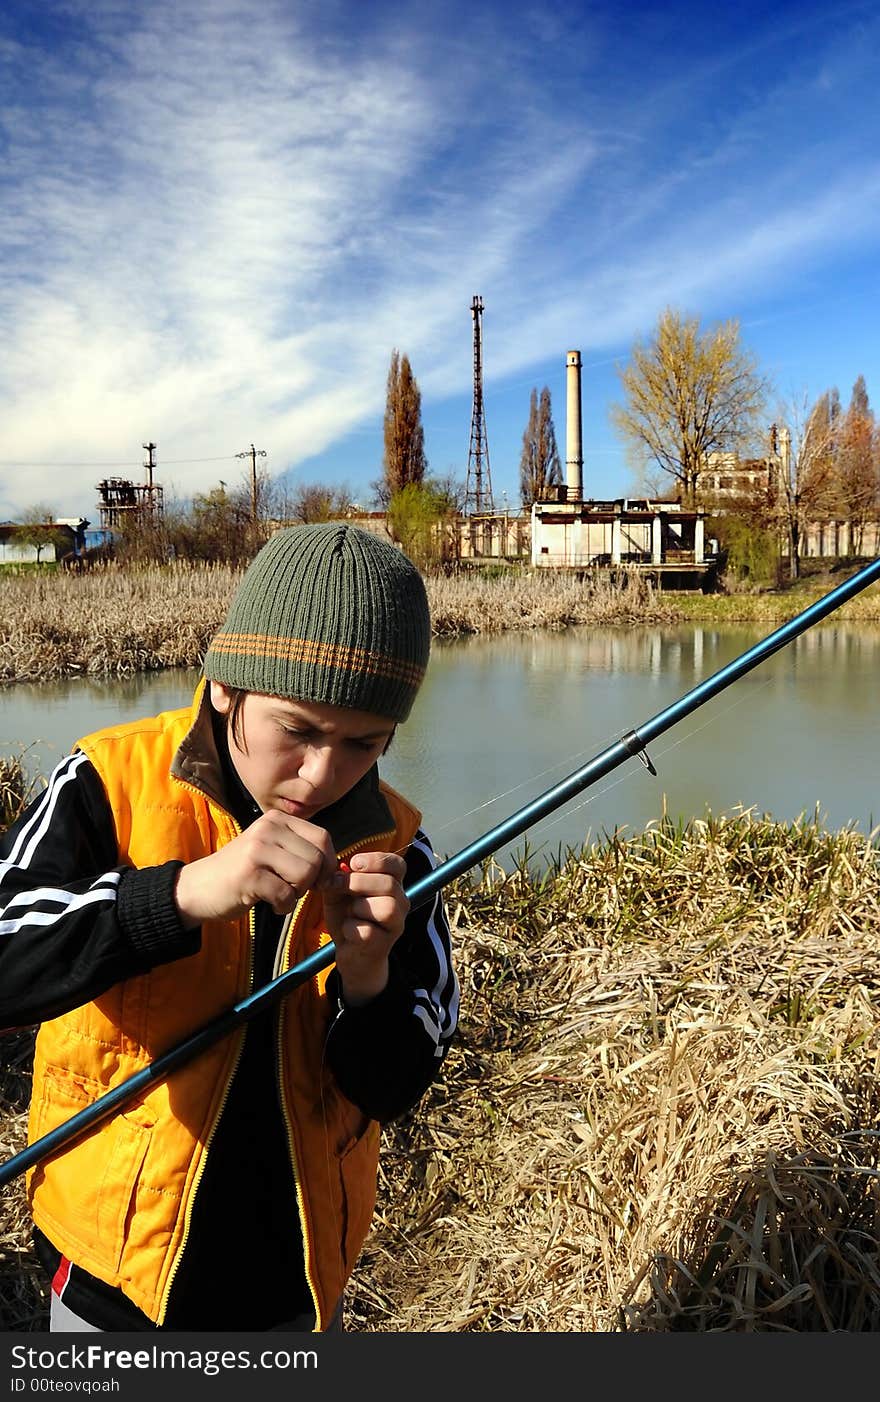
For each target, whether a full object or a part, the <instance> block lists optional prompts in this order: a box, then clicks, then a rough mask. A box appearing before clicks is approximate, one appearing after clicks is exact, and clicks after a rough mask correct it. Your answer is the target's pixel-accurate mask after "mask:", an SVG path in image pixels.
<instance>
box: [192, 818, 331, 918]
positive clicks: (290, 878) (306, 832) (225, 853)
mask: <svg viewBox="0 0 880 1402" xmlns="http://www.w3.org/2000/svg"><path fill="white" fill-rule="evenodd" d="M336 870H337V866H336V854H335V852H334V851H333V844H332V842H331V841H330V836H329V834H328V833H326V832H325V831H324V829H323V828H319V827H316V826H315V824H314V823H309V822H306V820H305V819H304V818H292V817H289V816H288V815H287V814H286V813H280V812H277V811H276V810H275V809H271V810H269V811H268V812H266V813H263V814H261V815H260V817H259V818H257V820H256V822H254V823H251V825H250V827H248V828H245V830H244V832H243V833H240V834H239V836H238V837H235V838H233V840H232V841H231V842H229V843H227V844H226V846H225V847H221V848H220V850H219V851H217V852H212V853H211V855H210V856H209V857H201V858H199V860H198V861H195V862H190V863H189V864H188V865H187V866H184V867H182V868H181V870H180V874H179V875H178V878H177V885H176V887H175V899H176V901H177V908H178V910H179V912H180V918H181V920H182V921H183V923H184V925H186V926H187V927H188V928H189V929H193V928H194V927H195V926H196V925H201V924H202V922H203V921H204V920H232V919H234V918H235V917H236V916H238V915H242V914H244V912H245V911H247V910H250V908H251V906H253V905H256V903H257V901H266V903H267V904H268V905H270V906H271V907H272V909H273V910H274V911H275V913H276V914H277V915H286V914H287V912H288V911H290V910H293V908H294V906H295V905H296V903H297V901H298V900H299V899H300V897H301V896H302V895H303V894H304V893H305V892H306V891H308V890H309V889H310V888H311V887H313V886H323V885H325V884H326V882H327V881H329V880H330V879H331V878H332V877H333V876H334V874H335V872H336Z"/></svg>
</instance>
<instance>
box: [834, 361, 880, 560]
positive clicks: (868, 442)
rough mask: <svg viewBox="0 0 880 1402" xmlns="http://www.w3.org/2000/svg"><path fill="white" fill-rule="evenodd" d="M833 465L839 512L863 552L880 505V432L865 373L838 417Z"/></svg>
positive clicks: (856, 551) (856, 550)
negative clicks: (866, 528) (867, 528)
mask: <svg viewBox="0 0 880 1402" xmlns="http://www.w3.org/2000/svg"><path fill="white" fill-rule="evenodd" d="M834 465H835V470H836V478H837V497H838V507H839V511H840V513H841V515H842V516H843V517H844V519H845V520H847V521H848V522H849V524H850V530H851V533H852V534H851V549H852V553H853V554H854V555H861V553H862V545H863V541H864V535H865V526H866V525H867V523H868V521H869V520H870V519H871V517H872V516H873V514H874V513H875V511H876V510H877V507H878V505H880V431H878V427H877V424H876V422H875V419H874V412H873V410H872V409H871V406H870V404H869V402H868V390H867V387H866V385H865V377H864V375H859V377H858V379H857V380H856V382H855V384H854V385H853V388H852V396H851V398H850V402H849V408H848V409H847V411H846V413H845V414H842V415H839V417H838V420H837V424H836V452H835V456H834Z"/></svg>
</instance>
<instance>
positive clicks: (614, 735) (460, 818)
mask: <svg viewBox="0 0 880 1402" xmlns="http://www.w3.org/2000/svg"><path fill="white" fill-rule="evenodd" d="M770 655H771V656H775V653H771V654H770ZM773 680H774V679H773V677H772V676H771V677H765V678H763V679H761V680H760V681H759V682H758V684H757V685H758V689H760V690H762V691H763V690H764V689H765V688H766V687H768V686H769V685H770V683H771V682H772V681H773ZM752 700H754V693H752V694H751V695H750V696H746V695H745V694H744V695H742V696H741V697H738V698H734V699H733V700H731V701H730V702H729V704H728V705H727V706H725V707H724V708H723V709H722V710H719V711H717V712H716V714H715V715H711V716H709V718H708V719H707V720H705V721H704V722H703V724H702V725H694V726H692V728H691V729H690V730H688V731H687V733H686V734H684V735H682V737H681V738H680V739H679V740H675V741H673V742H672V743H671V744H670V745H667V746H666V748H665V749H663V750H660V751H659V752H658V753H659V756H660V758H661V759H662V758H663V756H664V755H667V754H671V753H672V751H673V750H676V749H678V748H679V746H681V745H684V744H686V743H687V741H688V740H690V739H691V738H692V737H693V736H694V735H698V734H699V733H700V731H701V730H706V729H708V728H709V727H710V726H713V725H717V723H718V722H719V721H720V720H722V719H723V717H724V716H726V715H727V714H728V713H729V712H731V711H734V710H738V709H739V707H740V706H743V705H745V704H746V702H747V701H752ZM619 735H620V732H619V731H608V732H606V734H605V736H604V740H605V742H606V743H611V742H612V741H614V740H617V739H618V738H619ZM589 753H591V751H590V750H589V749H588V748H584V749H583V750H578V751H577V753H576V754H574V755H572V756H569V757H568V758H566V759H561V760H559V761H558V762H557V763H556V764H552V765H550V766H549V767H548V768H547V769H542V770H540V771H539V772H538V773H536V774H533V775H531V776H530V777H529V778H526V779H524V780H523V781H522V783H520V784H514V786H513V788H510V789H507V790H505V792H504V793H500V794H497V795H496V796H495V797H494V798H490V799H488V800H487V802H486V803H481V804H480V805H479V807H477V808H471V809H469V811H468V812H467V813H460V814H457V815H456V817H454V818H450V819H449V820H448V821H447V822H445V823H442V824H441V825H440V826H439V827H433V826H432V827H431V836H432V840H433V835H434V834H435V833H441V832H445V831H446V829H447V828H450V827H452V825H453V824H454V823H459V822H464V820H465V819H466V818H471V817H473V816H474V814H475V813H482V812H483V811H484V810H485V809H487V808H491V807H492V805H493V803H497V802H500V800H501V799H502V798H509V797H510V795H511V794H515V793H517V792H518V791H519V790H520V789H524V788H526V787H527V785H530V784H533V783H534V782H535V780H537V779H543V778H544V777H545V776H546V775H548V774H553V773H555V771H556V770H559V769H562V768H565V767H567V766H568V763H569V760H570V759H580V758H581V756H582V755H585V754H589ZM642 767H643V766H642ZM637 773H639V769H637V768H636V767H635V766H631V767H627V768H624V769H623V770H622V772H621V775H620V778H619V779H614V780H612V782H611V783H609V784H607V785H606V786H605V788H603V789H599V790H598V791H597V792H596V793H593V794H589V795H588V796H587V797H586V798H585V799H583V800H582V801H581V802H580V803H577V804H575V805H574V806H573V807H572V806H571V805H570V804H569V805H567V806H566V808H565V811H564V812H561V813H558V814H557V815H556V816H555V817H552V818H551V817H548V818H547V819H545V820H544V822H543V825H542V823H541V822H538V823H536V824H535V825H534V830H535V832H536V833H537V832H546V831H547V829H548V828H552V827H554V826H555V825H556V824H557V823H564V822H565V821H566V820H567V819H568V818H570V817H571V816H572V815H573V814H575V813H579V812H580V811H581V809H583V808H587V807H588V806H589V805H590V804H591V803H594V802H595V801H596V800H597V799H600V798H604V797H605V795H606V794H609V793H611V792H612V790H613V789H617V788H619V787H620V785H621V784H625V783H627V782H628V781H629V780H630V779H632V778H633V777H634V775H636V774H637ZM404 850H405V849H402V851H401V853H399V854H398V855H402V853H403V851H404Z"/></svg>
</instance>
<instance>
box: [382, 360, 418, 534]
mask: <svg viewBox="0 0 880 1402" xmlns="http://www.w3.org/2000/svg"><path fill="white" fill-rule="evenodd" d="M384 443H385V451H384V454H383V457H382V469H383V476H382V478H381V479H380V481H379V482H377V483H374V484H373V486H374V490H375V491H376V494H377V496H378V498H379V500H380V501H382V504H383V505H386V506H387V504H388V502H389V501H390V500H391V498H392V497H393V496H394V494H395V493H396V492H399V491H402V489H403V488H404V487H408V486H411V485H416V486H418V485H419V484H420V483H421V482H423V481H424V477H425V472H426V471H427V467H428V462H427V459H426V457H425V433H424V429H423V428H422V396H421V393H420V392H419V387H418V384H417V383H416V378H415V376H414V375H413V372H412V367H411V366H410V363H409V360H408V358H407V357H406V356H405V355H403V356H402V355H401V354H400V353H399V352H398V351H397V350H394V351H392V353H391V365H390V368H389V370H388V391H387V397H386V401H385V422H384Z"/></svg>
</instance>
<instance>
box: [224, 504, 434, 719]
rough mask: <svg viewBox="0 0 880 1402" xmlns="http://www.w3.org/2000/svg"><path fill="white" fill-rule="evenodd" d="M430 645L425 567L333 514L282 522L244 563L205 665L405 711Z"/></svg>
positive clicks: (354, 705)
mask: <svg viewBox="0 0 880 1402" xmlns="http://www.w3.org/2000/svg"><path fill="white" fill-rule="evenodd" d="M430 647H431V619H430V614H429V611H428V599H427V595H426V593H425V585H424V581H423V580H422V577H421V575H420V574H419V572H418V570H417V569H416V567H415V565H414V564H413V563H412V561H411V560H409V559H407V557H406V556H405V555H404V554H403V552H402V551H400V550H399V549H398V548H397V547H396V546H395V545H392V544H391V543H390V541H386V540H382V539H380V538H379V536H375V535H373V534H372V533H371V532H369V531H365V530H361V529H360V528H359V527H357V526H349V525H347V524H346V523H345V522H342V521H330V522H326V523H323V524H321V525H317V526H289V527H287V528H285V529H283V530H280V531H276V532H275V534H274V535H273V536H271V537H270V539H269V540H268V542H267V543H266V544H265V545H264V546H263V548H262V550H261V551H260V552H259V554H258V555H257V556H256V558H255V559H254V560H253V561H252V563H251V564H250V565H249V567H248V569H247V570H246V571H245V575H244V578H243V579H242V581H241V583H240V584H239V586H238V589H237V590H236V593H235V595H234V597H233V600H232V603H231V605H230V608H229V613H228V614H227V616H226V620H225V622H224V623H223V625H222V627H221V628H220V630H219V632H218V633H217V634H216V635H215V637H214V638H213V639H212V641H211V645H210V647H209V648H208V652H207V655H206V657H205V661H204V666H203V671H204V674H205V676H206V677H207V678H208V679H209V680H210V681H216V682H222V683H223V684H224V685H225V686H228V687H235V688H238V689H240V690H242V691H259V692H263V693H265V694H266V695H269V696H286V697H289V698H290V699H293V700H299V701H318V702H323V703H326V704H329V705H334V706H347V707H349V708H350V709H353V710H359V711H369V712H371V713H372V714H374V715H379V716H388V717H390V718H391V719H393V720H396V721H402V720H406V718H407V716H408V715H409V712H410V709H411V707H412V703H413V701H414V700H415V696H416V692H417V691H418V689H419V686H420V685H421V682H422V679H423V677H424V675H425V668H426V666H427V663H428V654H429V652H430Z"/></svg>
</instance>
